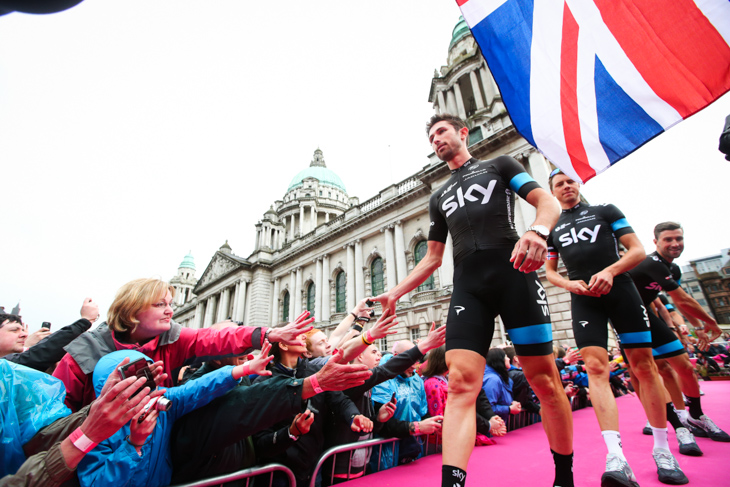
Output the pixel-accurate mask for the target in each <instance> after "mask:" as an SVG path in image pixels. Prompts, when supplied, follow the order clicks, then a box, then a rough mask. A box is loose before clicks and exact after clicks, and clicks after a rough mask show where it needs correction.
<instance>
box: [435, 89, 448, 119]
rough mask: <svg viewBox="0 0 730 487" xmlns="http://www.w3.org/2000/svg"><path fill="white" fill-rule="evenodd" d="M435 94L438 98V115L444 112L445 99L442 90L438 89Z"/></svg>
mask: <svg viewBox="0 0 730 487" xmlns="http://www.w3.org/2000/svg"><path fill="white" fill-rule="evenodd" d="M437 95H438V100H439V111H438V113H439V115H442V114H444V113H446V100H444V92H443V91H439V92H438V93H437Z"/></svg>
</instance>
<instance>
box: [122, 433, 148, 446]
mask: <svg viewBox="0 0 730 487" xmlns="http://www.w3.org/2000/svg"><path fill="white" fill-rule="evenodd" d="M124 439H125V440H127V443H129V444H130V445H132V446H133V447H135V448H142V447H143V446H144V445H145V444H144V443H142V444H141V445H135V444H134V443H132V442H131V441H129V435H127V437H126V438H124Z"/></svg>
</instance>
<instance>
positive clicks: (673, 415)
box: [667, 402, 684, 431]
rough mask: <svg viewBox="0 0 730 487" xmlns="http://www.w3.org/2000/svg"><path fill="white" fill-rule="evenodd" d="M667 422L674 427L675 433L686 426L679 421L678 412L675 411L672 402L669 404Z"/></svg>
mask: <svg viewBox="0 0 730 487" xmlns="http://www.w3.org/2000/svg"><path fill="white" fill-rule="evenodd" d="M667 421H669V424H671V425H672V428H674V431H677V428H684V425H683V424H682V422H681V421H680V420H679V416H677V412H676V411H675V410H674V406H672V403H671V402H668V403H667Z"/></svg>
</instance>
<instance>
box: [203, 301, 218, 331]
mask: <svg viewBox="0 0 730 487" xmlns="http://www.w3.org/2000/svg"><path fill="white" fill-rule="evenodd" d="M215 301H216V299H215V296H211V297H209V298H208V299H207V300H206V302H205V322H204V323H203V325H204V326H205V327H209V326H210V325H212V324H213V320H214V318H215V317H214V316H213V310H214V309H215Z"/></svg>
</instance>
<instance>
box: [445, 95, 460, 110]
mask: <svg viewBox="0 0 730 487" xmlns="http://www.w3.org/2000/svg"><path fill="white" fill-rule="evenodd" d="M457 111H458V110H457V108H456V98H455V97H454V91H453V90H448V91H447V92H446V112H447V113H450V114H451V115H458V113H457Z"/></svg>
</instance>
